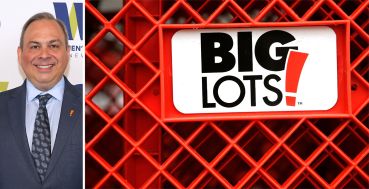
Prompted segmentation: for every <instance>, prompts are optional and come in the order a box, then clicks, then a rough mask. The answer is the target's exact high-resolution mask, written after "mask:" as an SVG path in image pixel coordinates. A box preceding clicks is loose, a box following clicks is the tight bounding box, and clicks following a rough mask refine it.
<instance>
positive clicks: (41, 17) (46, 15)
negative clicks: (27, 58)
mask: <svg viewBox="0 0 369 189" xmlns="http://www.w3.org/2000/svg"><path fill="white" fill-rule="evenodd" d="M38 20H52V21H55V22H56V23H57V24H58V25H59V26H60V28H61V29H62V31H63V33H64V40H65V46H66V48H67V47H68V33H67V29H66V27H65V24H64V22H63V21H61V20H59V19H56V18H55V17H54V15H52V14H50V13H48V12H41V13H38V14H35V15H33V16H32V17H31V18H29V19H28V20H27V22H26V23H25V24H24V25H23V28H22V34H21V37H20V42H19V47H21V48H22V49H23V40H24V33H25V32H26V30H27V28H28V27H29V25H31V24H32V23H33V22H35V21H38Z"/></svg>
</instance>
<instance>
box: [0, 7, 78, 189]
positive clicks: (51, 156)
mask: <svg viewBox="0 0 369 189" xmlns="http://www.w3.org/2000/svg"><path fill="white" fill-rule="evenodd" d="M18 62H19V64H20V66H21V67H22V69H23V71H24V73H25V75H26V77H27V79H26V80H25V81H24V83H23V85H21V86H20V87H17V88H15V89H12V90H9V91H5V92H3V93H0V188H1V189H7V188H9V189H13V188H27V189H40V188H52V189H54V188H68V189H71V188H82V153H83V150H82V86H81V85H78V86H73V85H71V84H70V82H69V81H68V80H67V78H66V77H64V76H63V74H64V71H65V69H66V67H67V65H68V62H69V46H68V37H67V32H66V29H65V26H64V25H63V23H62V22H61V21H60V20H57V19H55V17H54V16H53V15H51V14H49V13H39V14H36V15H34V16H32V17H31V18H30V19H29V20H28V21H27V22H26V23H25V24H24V26H23V30H22V34H21V38H20V45H19V47H18Z"/></svg>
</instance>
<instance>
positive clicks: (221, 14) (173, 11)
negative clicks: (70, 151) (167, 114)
mask: <svg viewBox="0 0 369 189" xmlns="http://www.w3.org/2000/svg"><path fill="white" fill-rule="evenodd" d="M99 3H101V2H99V1H93V0H91V1H86V31H87V33H86V36H87V41H86V127H85V128H86V188H367V187H368V186H369V126H368V122H369V120H368V117H369V100H368V99H369V98H368V97H369V94H368V93H369V92H368V91H369V73H368V72H369V47H368V44H369V34H368V31H369V18H368V17H369V1H368V0H304V1H294V0H177V1H174V0H162V1H160V0H126V1H123V3H122V7H121V8H120V10H119V11H117V12H114V13H105V12H103V11H101V10H100V9H99V6H98V5H99ZM329 20H348V21H349V22H350V60H351V64H350V66H351V68H350V70H351V73H350V74H351V90H352V91H351V104H352V114H351V115H348V116H344V117H342V116H341V117H329V118H328V117H327V118H324V117H323V118H319V119H318V118H309V117H303V118H301V119H281V120H278V119H263V120H255V119H251V120H250V119H245V120H237V121H226V120H217V121H211V122H201V121H199V122H175V123H167V122H163V121H162V120H161V119H160V117H161V115H160V104H161V102H160V82H161V81H160V64H159V61H160V60H159V37H158V35H159V34H158V31H159V29H158V26H159V25H160V24H188V23H199V24H219V23H221V24H227V23H259V22H303V21H329Z"/></svg>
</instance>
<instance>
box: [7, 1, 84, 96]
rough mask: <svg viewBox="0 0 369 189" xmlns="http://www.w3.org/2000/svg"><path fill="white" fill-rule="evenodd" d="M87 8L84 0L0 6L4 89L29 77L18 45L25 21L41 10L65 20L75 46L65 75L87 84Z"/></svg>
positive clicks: (72, 48)
mask: <svg viewBox="0 0 369 189" xmlns="http://www.w3.org/2000/svg"><path fill="white" fill-rule="evenodd" d="M84 11H85V10H84V0H73V1H71V0H53V1H45V0H12V1H7V2H6V3H4V5H2V6H0V92H1V91H4V90H9V89H12V88H15V87H17V86H19V85H21V84H22V83H23V81H24V79H25V75H24V73H23V71H22V69H21V67H20V65H19V63H18V58H17V48H18V46H19V40H20V35H21V31H22V27H23V24H24V23H25V22H26V21H27V20H28V19H29V18H30V17H31V16H33V15H34V14H36V13H39V12H49V13H51V14H53V15H55V16H56V17H57V18H58V19H60V20H62V21H63V22H64V23H65V25H66V27H67V31H68V35H69V45H70V47H71V48H70V49H71V50H70V61H69V66H68V68H67V69H66V72H65V75H66V76H67V77H68V79H69V81H70V82H71V83H72V84H80V83H83V82H84V63H85V57H84V54H85V53H84V51H85V42H84V39H85V37H84V20H85V18H84V14H85V13H84Z"/></svg>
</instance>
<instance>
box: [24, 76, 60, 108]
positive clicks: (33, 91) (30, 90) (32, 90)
mask: <svg viewBox="0 0 369 189" xmlns="http://www.w3.org/2000/svg"><path fill="white" fill-rule="evenodd" d="M64 85H65V81H64V77H62V78H61V79H60V81H59V82H58V83H57V84H56V85H55V86H54V87H53V88H51V89H50V90H48V91H40V90H38V89H37V88H36V87H35V86H34V85H33V84H32V82H30V81H29V80H28V79H27V81H26V86H27V102H31V101H32V100H33V99H35V98H36V96H37V95H39V94H41V95H42V94H46V93H49V94H51V95H52V96H53V98H55V99H57V100H58V101H60V102H61V101H62V100H63V94H64Z"/></svg>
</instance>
